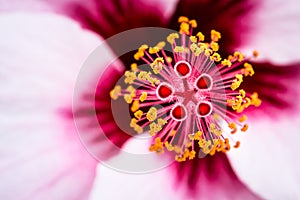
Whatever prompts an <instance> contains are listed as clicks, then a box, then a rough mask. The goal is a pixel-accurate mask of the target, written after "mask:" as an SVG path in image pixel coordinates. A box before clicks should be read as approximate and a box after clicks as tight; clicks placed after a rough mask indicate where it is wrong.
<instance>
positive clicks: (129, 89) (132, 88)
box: [126, 85, 135, 93]
mask: <svg viewBox="0 0 300 200" xmlns="http://www.w3.org/2000/svg"><path fill="white" fill-rule="evenodd" d="M126 90H127V91H128V92H130V93H131V92H135V88H134V87H133V86H132V85H129V86H128V87H127V88H126Z"/></svg>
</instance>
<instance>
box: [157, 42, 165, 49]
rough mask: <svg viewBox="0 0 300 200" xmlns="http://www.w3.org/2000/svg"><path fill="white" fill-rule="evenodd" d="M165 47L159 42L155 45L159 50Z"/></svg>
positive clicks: (163, 43)
mask: <svg viewBox="0 0 300 200" xmlns="http://www.w3.org/2000/svg"><path fill="white" fill-rule="evenodd" d="M165 46H166V42H164V41H161V42H159V43H157V45H156V47H157V48H159V49H163V48H164V47H165Z"/></svg>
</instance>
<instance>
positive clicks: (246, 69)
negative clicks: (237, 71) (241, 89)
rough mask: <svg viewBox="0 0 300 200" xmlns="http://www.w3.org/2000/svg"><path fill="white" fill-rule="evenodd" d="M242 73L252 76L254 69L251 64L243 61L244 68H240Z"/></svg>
mask: <svg viewBox="0 0 300 200" xmlns="http://www.w3.org/2000/svg"><path fill="white" fill-rule="evenodd" d="M242 73H243V74H245V76H253V75H254V70H253V67H252V65H251V64H249V63H245V64H244V69H242Z"/></svg>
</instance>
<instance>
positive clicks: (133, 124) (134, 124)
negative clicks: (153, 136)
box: [130, 118, 137, 128]
mask: <svg viewBox="0 0 300 200" xmlns="http://www.w3.org/2000/svg"><path fill="white" fill-rule="evenodd" d="M136 125H137V119H135V118H132V119H131V121H130V127H131V128H134V127H135V126H136Z"/></svg>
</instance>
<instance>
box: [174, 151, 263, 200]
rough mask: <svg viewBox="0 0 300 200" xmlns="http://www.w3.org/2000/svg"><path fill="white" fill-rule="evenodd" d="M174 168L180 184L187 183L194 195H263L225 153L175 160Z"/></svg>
mask: <svg viewBox="0 0 300 200" xmlns="http://www.w3.org/2000/svg"><path fill="white" fill-rule="evenodd" d="M173 168H174V170H175V171H176V180H177V181H176V182H177V187H179V188H181V187H183V188H185V187H187V189H188V190H187V195H188V196H190V197H194V198H195V199H260V197H258V196H257V195H256V194H254V193H253V192H252V191H251V190H249V188H248V187H247V186H246V185H245V184H244V183H243V182H241V180H240V179H239V178H238V177H237V176H236V174H235V172H234V171H233V169H232V168H231V165H230V163H229V161H228V159H227V156H226V155H225V154H222V153H218V154H216V155H214V156H206V157H204V158H200V159H193V160H190V161H186V162H182V163H175V164H174V165H173Z"/></svg>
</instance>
